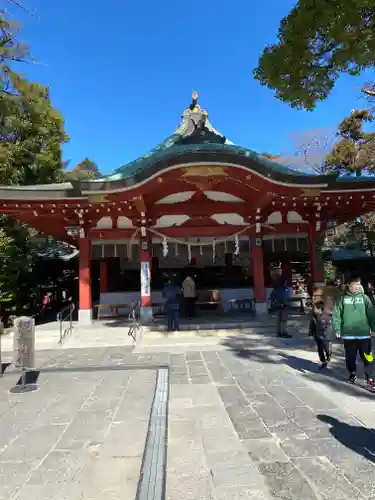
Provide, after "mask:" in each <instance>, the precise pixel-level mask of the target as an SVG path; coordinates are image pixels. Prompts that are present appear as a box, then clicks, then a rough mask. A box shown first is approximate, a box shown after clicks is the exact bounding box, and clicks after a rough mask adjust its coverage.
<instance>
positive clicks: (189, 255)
mask: <svg viewBox="0 0 375 500" xmlns="http://www.w3.org/2000/svg"><path fill="white" fill-rule="evenodd" d="M187 250H188V262H189V264H190V262H191V245H190V243H189V245H188V249H187Z"/></svg>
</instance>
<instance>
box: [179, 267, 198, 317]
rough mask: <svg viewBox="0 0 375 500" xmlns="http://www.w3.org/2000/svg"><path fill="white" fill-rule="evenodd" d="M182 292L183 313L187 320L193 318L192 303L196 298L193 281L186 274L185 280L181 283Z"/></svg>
mask: <svg viewBox="0 0 375 500" xmlns="http://www.w3.org/2000/svg"><path fill="white" fill-rule="evenodd" d="M182 292H183V295H184V304H185V311H186V315H187V317H188V318H189V319H191V318H192V317H193V314H194V302H195V298H196V287H195V281H194V279H193V278H192V276H190V274H188V275H187V276H186V278H185V279H184V281H183V283H182Z"/></svg>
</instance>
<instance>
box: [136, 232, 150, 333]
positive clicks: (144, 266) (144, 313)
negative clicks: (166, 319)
mask: <svg viewBox="0 0 375 500" xmlns="http://www.w3.org/2000/svg"><path fill="white" fill-rule="evenodd" d="M139 260H140V266H141V310H140V317H141V322H142V323H147V322H149V321H151V320H152V299H151V262H152V248H151V240H148V239H146V238H141V239H140V259H139Z"/></svg>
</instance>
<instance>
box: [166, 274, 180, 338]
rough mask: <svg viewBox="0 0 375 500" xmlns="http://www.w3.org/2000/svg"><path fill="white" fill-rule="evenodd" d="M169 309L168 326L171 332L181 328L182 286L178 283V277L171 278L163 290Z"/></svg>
mask: <svg viewBox="0 0 375 500" xmlns="http://www.w3.org/2000/svg"><path fill="white" fill-rule="evenodd" d="M163 297H164V298H165V303H166V310H167V327H168V331H169V332H175V331H178V330H179V329H180V301H181V288H180V287H179V286H178V285H177V282H176V279H175V278H173V279H172V280H169V282H168V284H167V285H166V286H165V288H164V290H163Z"/></svg>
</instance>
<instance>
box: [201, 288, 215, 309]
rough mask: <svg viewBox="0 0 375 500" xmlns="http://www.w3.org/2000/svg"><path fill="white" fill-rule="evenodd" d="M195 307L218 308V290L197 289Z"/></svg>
mask: <svg viewBox="0 0 375 500" xmlns="http://www.w3.org/2000/svg"><path fill="white" fill-rule="evenodd" d="M195 305H196V306H197V307H202V308H207V309H219V308H220V307H221V300H220V290H197V300H196V302H195Z"/></svg>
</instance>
